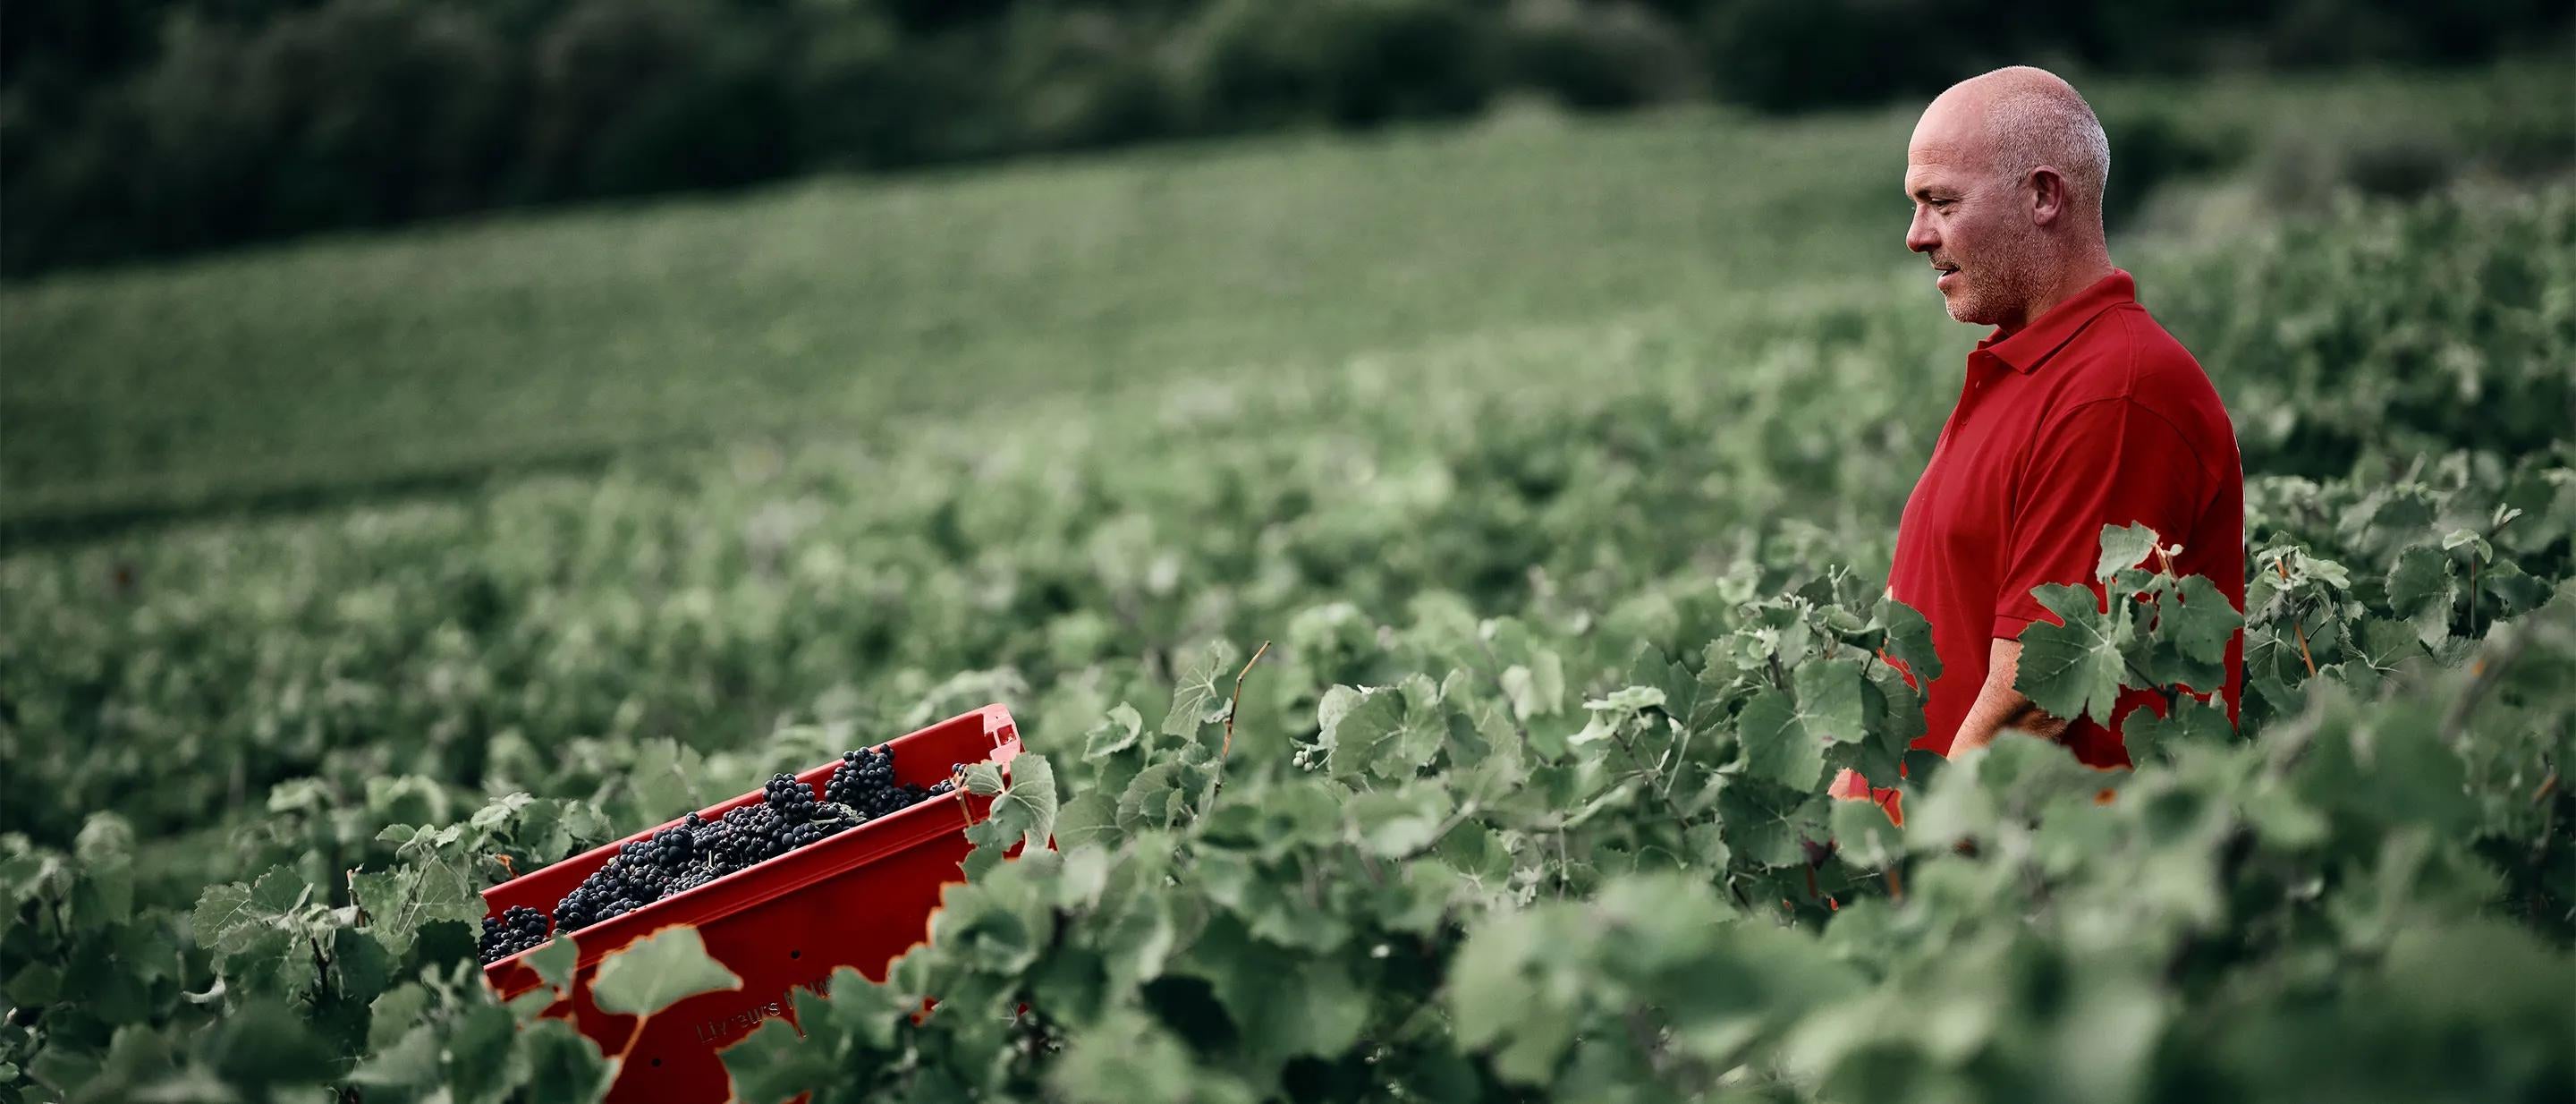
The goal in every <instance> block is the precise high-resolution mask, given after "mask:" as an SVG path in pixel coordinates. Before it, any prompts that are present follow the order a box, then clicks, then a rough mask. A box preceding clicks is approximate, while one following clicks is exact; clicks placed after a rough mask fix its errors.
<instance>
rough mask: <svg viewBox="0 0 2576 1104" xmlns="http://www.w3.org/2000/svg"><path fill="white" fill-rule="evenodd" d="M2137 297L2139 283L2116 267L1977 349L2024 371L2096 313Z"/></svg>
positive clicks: (1995, 334) (1992, 336)
mask: <svg viewBox="0 0 2576 1104" xmlns="http://www.w3.org/2000/svg"><path fill="white" fill-rule="evenodd" d="M2137 300H2138V283H2137V281H2136V280H2133V279H2131V278H2130V277H2129V273H2128V270H2126V269H2119V268H2115V269H2112V270H2111V274H2110V275H2108V276H2105V277H2102V278H2101V279H2099V280H2095V281H2093V283H2092V285H2091V286H2088V287H2086V288H2085V289H2084V290H2082V291H2079V292H2076V293H2075V294H2074V295H2072V296H2069V297H2068V298H2067V300H2066V301H2065V302H2063V303H2059V304H2058V305H2056V306H2053V307H2050V308H2048V312H2047V313H2045V314H2042V315H2040V316H2039V317H2038V318H2036V319H2033V320H2032V321H2031V323H2030V324H2029V325H2027V326H2024V327H2022V328H2021V330H2020V331H2019V332H2017V333H2014V334H2012V335H2010V336H2006V335H2005V334H2004V332H2003V331H2002V330H2000V329H1998V330H1996V331H1995V332H1993V333H1991V334H1988V335H1987V336H1986V339H1985V340H1983V341H1980V342H1978V343H1977V351H1978V352H1981V353H1984V354H1986V355H1988V356H1991V357H1993V358H1994V359H1996V360H1999V361H2002V362H2003V363H2004V364H2006V365H2009V366H2011V368H2012V369H2013V370H2014V371H2016V372H2021V373H2023V374H2025V375H2027V374H2029V373H2030V372H2031V371H2032V370H2033V369H2036V368H2038V367H2039V366H2040V364H2041V363H2042V362H2044V361H2046V360H2047V359H2048V357H2049V354H2051V353H2055V352H2056V351H2057V350H2059V349H2060V348H2063V347H2064V346H2065V345H2066V343H2067V342H2068V341H2071V340H2073V339H2074V337H2075V335H2076V334H2077V333H2079V332H2081V331H2082V330H2083V329H2084V327H2085V325H2086V324H2087V323H2089V322H2091V321H2093V318H2094V316H2096V315H2099V314H2101V313H2102V312H2103V311H2106V310H2109V309H2110V308H2112V307H2115V306H2119V305H2120V304H2123V303H2134V302H2137Z"/></svg>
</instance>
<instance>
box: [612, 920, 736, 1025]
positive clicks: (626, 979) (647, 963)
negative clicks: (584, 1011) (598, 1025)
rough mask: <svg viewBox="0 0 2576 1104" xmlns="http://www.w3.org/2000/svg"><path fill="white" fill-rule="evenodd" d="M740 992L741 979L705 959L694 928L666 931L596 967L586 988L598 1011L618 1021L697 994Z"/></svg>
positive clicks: (664, 1006)
mask: <svg viewBox="0 0 2576 1104" xmlns="http://www.w3.org/2000/svg"><path fill="white" fill-rule="evenodd" d="M741 987H742V978H741V977H739V976H737V975H735V973H734V972H733V971H731V970H728V969H725V967H724V964H723V963H721V962H717V961H716V960H715V959H714V958H713V957H710V956H709V955H708V954H707V944H706V940H704V939H702V938H700V937H699V936H698V929H696V928H693V927H687V926H680V927H670V928H664V929H662V930H661V931H658V932H655V933H653V934H652V935H649V936H646V937H644V938H643V939H642V940H641V941H639V942H636V943H634V944H631V945H629V946H628V947H626V948H625V949H624V950H620V951H617V952H614V953H612V954H610V955H609V956H608V957H607V958H605V959H602V960H601V961H600V963H599V976H598V979H597V980H595V981H593V982H592V983H591V986H590V995H591V997H592V999H594V1000H596V1001H598V1002H599V1008H600V1010H601V1011H603V1012H608V1013H611V1014H614V1015H620V1016H650V1015H652V1014H654V1013H656V1012H659V1011H661V1010H663V1009H665V1008H669V1007H671V1006H672V1005H674V1004H678V1003H680V1002H681V1001H683V1000H687V999H688V998H690V997H694V996H697V995H699V994H701V993H720V992H724V991H726V990H729V989H739V988H741Z"/></svg>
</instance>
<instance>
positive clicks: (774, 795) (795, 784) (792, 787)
mask: <svg viewBox="0 0 2576 1104" xmlns="http://www.w3.org/2000/svg"><path fill="white" fill-rule="evenodd" d="M760 799H761V801H762V803H764V804H766V805H768V806H769V807H770V808H771V809H774V810H777V812H778V816H779V819H781V820H784V821H786V822H787V823H789V824H803V823H805V822H806V821H808V820H812V819H814V804H815V802H814V787H812V786H808V785H806V784H804V783H803V782H799V781H797V780H796V776H795V775H792V774H774V775H771V776H770V777H769V784H768V785H766V786H763V787H761V788H760Z"/></svg>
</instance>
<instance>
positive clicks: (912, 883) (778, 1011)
mask: <svg viewBox="0 0 2576 1104" xmlns="http://www.w3.org/2000/svg"><path fill="white" fill-rule="evenodd" d="M889 743H890V744H891V745H892V746H893V748H894V762H895V782H896V783H897V784H898V785H920V786H928V785H930V784H932V783H935V782H937V781H939V780H940V779H943V778H946V777H947V776H948V770H949V765H950V764H952V763H974V762H982V761H987V760H989V761H992V762H996V763H1001V764H1004V765H1005V766H1004V768H1003V769H1004V771H1005V772H1006V773H1007V771H1008V770H1009V767H1008V765H1007V764H1009V762H1010V761H1011V759H1012V758H1014V757H1016V756H1017V755H1018V754H1019V753H1020V735H1019V728H1018V726H1016V725H1015V724H1013V723H1012V721H1011V713H1010V710H1008V709H1005V708H1003V707H1002V706H1000V705H988V706H985V707H984V708H982V709H979V710H976V711H975V712H972V713H966V714H962V715H959V716H956V717H951V718H949V719H948V720H945V721H941V722H939V723H938V724H935V725H932V726H930V727H928V728H924V729H922V730H920V731H918V732H913V733H911V734H908V735H905V736H902V737H900V738H897V739H895V740H892V741H889ZM839 763H840V761H839V760H837V759H835V760H833V761H831V762H828V763H825V764H823V765H822V766H819V767H815V768H813V769H811V770H807V771H804V772H802V773H801V774H799V775H797V777H798V778H799V779H800V780H802V781H804V782H806V783H808V784H811V785H819V784H820V783H822V782H823V781H825V780H827V779H829V778H830V777H831V774H832V768H833V767H835V766H838V765H839ZM760 799H761V794H760V791H758V790H754V791H752V792H750V793H747V794H744V795H742V796H740V797H737V798H734V799H732V800H730V801H726V802H723V803H721V804H717V805H713V806H709V807H708V808H705V809H701V810H699V811H698V815H699V816H701V817H704V818H706V819H708V820H714V819H716V818H718V817H721V816H723V815H724V813H725V811H726V810H729V809H734V808H738V807H740V806H744V805H750V804H753V803H755V802H757V801H759V800H760ZM991 805H992V799H990V798H986V797H979V796H976V795H973V794H969V793H966V792H965V791H963V790H960V791H957V792H956V793H954V794H953V795H950V796H948V797H942V798H934V799H931V800H927V801H923V802H921V803H920V804H917V805H914V806H912V807H911V808H908V809H904V810H902V811H901V812H897V813H894V814H892V815H889V816H885V817H881V818H879V819H877V820H872V821H869V822H868V823H866V824H863V825H860V826H859V827H857V828H853V829H850V830H848V831H845V832H842V833H840V834H839V835H836V836H832V837H829V838H827V839H824V840H822V841H821V842H818V843H815V844H812V845H810V846H807V847H801V848H798V849H796V850H794V851H791V852H788V853H787V854H785V855H781V856H779V857H777V858H774V859H771V860H769V861H767V862H763V863H760V864H758V865H756V866H753V867H751V868H749V869H746V870H739V871H736V872H734V873H732V874H728V875H725V876H724V877H722V878H718V879H716V880H715V881H712V882H709V883H707V884H705V885H703V886H699V887H697V888H695V889H691V890H688V891H687V892H684V893H678V894H674V895H672V896H669V897H665V898H663V899H662V900H659V901H655V902H653V903H652V904H650V905H646V906H644V907H643V908H640V909H637V910H635V911H634V912H630V913H627V914H625V915H623V916H619V917H616V918H614V919H611V920H605V921H602V922H600V923H597V924H593V925H591V926H589V927H587V928H583V929H581V930H580V931H578V932H576V933H574V938H575V939H576V940H577V941H578V942H579V945H580V950H581V955H580V959H579V964H578V966H577V968H576V972H575V974H574V979H573V992H572V996H570V997H568V998H565V999H561V1000H557V1001H556V1002H555V1003H554V1006H553V1007H551V1008H548V1009H547V1010H546V1012H545V1014H546V1015H548V1016H554V1017H570V1018H571V1019H572V1021H573V1023H574V1025H575V1026H577V1027H579V1028H580V1029H581V1033H582V1034H584V1035H587V1036H589V1037H590V1038H591V1040H592V1041H594V1042H596V1043H598V1044H599V1046H600V1049H601V1052H602V1053H605V1054H611V1055H614V1054H618V1053H620V1052H623V1053H624V1054H625V1055H626V1060H625V1065H624V1067H623V1068H622V1069H620V1070H619V1071H618V1076H617V1083H616V1085H615V1086H614V1087H613V1088H611V1089H610V1090H609V1094H608V1099H609V1100H610V1101H612V1102H615V1104H641V1102H646V1101H653V1102H665V1101H667V1102H674V1104H678V1102H696V1101H710V1102H712V1101H722V1100H726V1099H729V1098H730V1097H731V1096H732V1095H733V1084H732V1081H731V1079H730V1078H729V1077H727V1075H726V1073H725V1069H724V1064H723V1062H722V1061H721V1060H719V1059H718V1058H717V1057H716V1052H717V1051H718V1050H721V1049H722V1048H724V1047H726V1046H728V1045H731V1044H732V1043H735V1042H737V1041H739V1040H741V1039H742V1038H743V1037H744V1036H745V1035H748V1034H750V1033H751V1031H752V1029H753V1028H755V1027H758V1026H759V1025H760V1023H761V1021H763V1020H766V1019H768V1018H770V1017H772V1016H781V1017H786V1018H787V1019H789V1020H790V1022H793V1020H794V1018H795V1001H794V998H793V996H792V992H793V991H794V990H796V989H799V988H808V989H814V990H816V991H818V992H819V991H820V990H821V989H822V987H823V983H824V981H825V979H827V978H829V977H830V976H831V974H832V971H834V970H836V969H839V968H840V967H843V966H850V967H854V968H856V969H857V970H858V971H859V972H860V973H862V974H865V975H867V976H868V977H869V978H871V979H874V980H879V981H882V980H884V979H885V973H886V969H887V967H888V966H890V965H891V964H892V963H893V962H894V960H895V959H896V958H899V957H901V956H902V955H903V953H904V952H905V951H906V950H909V949H910V948H912V947H913V946H914V945H915V944H918V943H920V942H922V940H923V939H924V938H925V937H926V936H927V935H928V934H929V931H930V917H931V914H932V913H933V912H936V911H937V910H938V908H939V900H940V895H941V892H942V890H943V889H944V888H945V887H946V886H947V885H949V884H951V883H955V882H960V881H963V880H965V874H964V871H963V869H962V868H961V867H960V865H959V864H960V863H961V862H962V861H964V859H965V858H966V853H967V851H969V850H970V847H969V846H968V844H967V842H966V835H965V827H966V822H967V820H968V818H970V817H971V818H972V819H976V820H981V819H983V817H984V815H985V814H986V812H987V811H988V810H989V809H990V808H991ZM961 806H962V808H963V809H964V812H963V813H961V812H960V808H961ZM685 819H687V818H686V816H685V814H684V815H683V816H681V817H677V818H673V819H672V820H671V821H669V822H666V823H663V824H657V825H654V826H653V827H651V828H648V829H646V830H644V831H641V832H637V833H636V834H634V835H632V836H628V837H626V839H623V840H619V841H617V842H615V843H611V844H608V845H606V846H603V847H600V848H598V849H596V850H593V851H589V852H586V853H584V854H581V855H578V856H575V857H573V858H569V859H565V860H564V861H562V862H559V863H555V864H554V865H552V866H548V867H546V868H544V869H542V870H538V871H534V872H532V873H529V874H525V875H522V876H520V877H517V878H513V879H511V880H509V881H508V882H504V883H502V884H500V885H497V886H494V887H492V888H490V889H487V890H484V891H483V905H484V909H485V910H486V912H487V913H488V914H490V915H492V916H499V915H501V914H502V913H503V912H504V911H506V910H508V909H509V908H511V907H512V906H514V905H527V906H529V907H531V908H535V909H537V910H538V911H540V912H544V913H546V914H547V915H548V916H552V915H553V914H554V906H555V902H557V901H559V900H561V899H562V898H563V895H564V894H566V893H569V892H571V891H572V889H573V887H575V886H578V885H580V884H581V881H582V879H584V878H587V877H589V876H590V875H591V873H592V872H593V871H596V870H598V869H599V868H600V867H601V866H604V865H606V864H607V862H608V860H609V858H610V857H612V856H614V855H616V854H617V852H618V849H619V848H620V847H622V846H624V845H625V844H626V843H627V842H629V841H632V840H640V839H649V838H651V837H652V835H653V833H654V832H656V831H659V830H661V829H663V828H668V827H671V826H672V825H675V824H678V823H680V822H681V821H683V820H685ZM678 924H694V925H696V926H697V928H698V933H699V936H700V937H701V938H703V939H704V940H705V941H706V946H707V953H708V954H710V955H712V956H713V957H714V958H715V959H716V961H718V962H721V963H723V964H724V965H725V967H726V968H727V969H730V970H732V971H733V972H734V973H735V974H737V975H740V976H741V978H742V981H743V984H742V988H740V989H738V990H732V991H727V992H720V993H703V994H700V995H698V996H695V997H690V998H688V999H686V1000H683V1001H681V1002H679V1003H678V1004H675V1005H672V1006H671V1007H670V1008H668V1009H665V1010H663V1011H662V1012H660V1013H657V1014H655V1015H653V1016H650V1017H646V1018H643V1019H642V1023H643V1031H642V1033H641V1034H640V1035H638V1033H637V1031H636V1025H637V1023H638V1017H634V1016H616V1015H610V1014H609V1013H606V1012H602V1011H600V1010H599V1007H598V1005H596V1004H595V1003H593V1002H592V1000H591V995H590V984H591V980H592V979H593V977H595V976H596V975H597V973H598V971H599V961H600V959H602V958H604V957H606V956H607V955H609V954H610V953H612V952H615V951H617V950H620V949H622V948H624V947H626V946H627V945H629V944H631V943H634V942H635V941H636V940H639V939H642V938H644V937H645V936H648V935H651V934H653V933H654V932H656V931H660V930H661V929H663V928H667V927H671V926H673V925H678ZM525 958H526V953H522V954H518V955H512V956H511V957H509V958H505V959H502V960H500V961H498V962H495V963H493V964H491V965H490V966H487V967H484V970H483V976H484V978H485V979H486V980H487V981H489V982H490V983H491V985H492V987H493V988H494V989H496V990H498V991H499V992H500V994H501V997H502V999H504V1000H508V999H510V998H513V997H516V996H518V995H520V994H522V993H525V992H527V991H529V990H531V989H534V988H536V987H538V986H539V985H540V984H542V982H541V980H540V979H539V978H538V977H537V974H536V971H534V970H532V969H530V968H529V967H528V966H527V964H526V963H525V962H524V961H523V960H524V959H525Z"/></svg>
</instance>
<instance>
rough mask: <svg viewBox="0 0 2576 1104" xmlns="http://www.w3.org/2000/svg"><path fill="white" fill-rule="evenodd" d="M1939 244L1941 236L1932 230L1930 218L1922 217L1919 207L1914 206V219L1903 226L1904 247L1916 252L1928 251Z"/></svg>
mask: <svg viewBox="0 0 2576 1104" xmlns="http://www.w3.org/2000/svg"><path fill="white" fill-rule="evenodd" d="M1940 245H1941V237H1940V235H1938V234H1935V233H1933V232H1932V222H1931V220H1929V219H1926V218H1924V217H1923V210H1922V209H1921V208H1919V207H1918V208H1916V209H1915V211H1914V221H1912V222H1910V223H1907V224H1906V226H1905V248H1907V249H1911V250H1913V251H1914V252H1917V253H1929V252H1931V251H1933V250H1934V249H1937V248H1939V247H1940Z"/></svg>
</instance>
